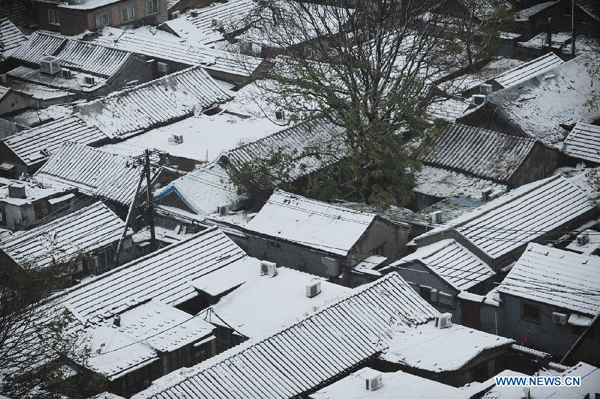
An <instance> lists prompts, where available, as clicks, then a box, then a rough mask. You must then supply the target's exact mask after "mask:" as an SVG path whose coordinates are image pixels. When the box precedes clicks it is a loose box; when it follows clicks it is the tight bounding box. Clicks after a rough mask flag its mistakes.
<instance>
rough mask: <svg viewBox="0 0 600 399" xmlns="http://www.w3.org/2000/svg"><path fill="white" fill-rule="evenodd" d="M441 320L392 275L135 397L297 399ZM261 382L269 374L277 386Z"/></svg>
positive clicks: (163, 380) (189, 369) (177, 372)
mask: <svg viewBox="0 0 600 399" xmlns="http://www.w3.org/2000/svg"><path fill="white" fill-rule="evenodd" d="M276 278H277V277H275V279H276ZM437 314H438V312H437V311H436V310H435V309H434V308H433V307H431V305H429V304H428V303H427V302H426V301H425V300H424V299H422V298H421V297H420V296H419V295H418V294H417V293H416V292H415V291H414V290H413V289H412V288H411V287H410V286H409V285H408V284H407V283H406V282H405V281H404V280H403V279H402V278H401V277H400V276H398V274H396V273H392V274H390V275H388V276H386V277H383V278H381V279H379V280H377V281H375V282H374V283H371V284H368V285H364V286H362V287H360V288H356V289H354V290H352V291H351V292H350V293H349V294H348V296H346V297H345V298H343V299H340V300H339V301H337V302H335V303H333V304H331V305H329V306H327V307H325V308H322V309H321V310H319V311H317V312H316V313H313V314H311V315H309V316H307V317H306V318H305V319H303V320H301V321H299V322H297V323H295V324H293V325H290V326H288V327H287V328H285V329H283V330H280V331H277V332H275V333H271V334H268V335H266V336H263V337H260V338H253V339H250V340H248V341H246V342H244V343H242V344H240V345H238V346H236V347H234V348H232V349H230V350H228V351H226V352H223V353H222V354H220V355H217V356H215V357H213V358H211V359H208V360H207V361H204V362H202V363H200V364H199V365H197V366H194V367H191V368H188V369H181V370H179V371H175V372H173V373H171V374H169V375H167V376H165V377H163V378H161V379H159V380H156V381H154V383H153V385H152V386H151V387H150V388H149V389H147V390H145V391H142V392H140V393H138V394H137V395H135V396H134V398H137V399H141V398H150V397H153V398H165V399H166V398H168V397H173V396H185V397H195V396H203V397H210V398H212V399H216V398H229V397H231V395H232V394H235V395H236V396H238V397H243V398H248V399H249V398H267V397H294V396H299V395H301V394H303V393H306V392H308V391H310V390H311V389H313V388H315V387H317V386H319V385H320V384H322V383H323V382H325V381H330V380H332V379H333V378H335V377H336V376H339V375H340V374H342V373H344V372H345V371H347V370H349V369H352V368H354V367H356V366H358V365H359V364H360V363H361V362H364V361H366V360H368V359H370V358H372V357H374V356H376V355H377V354H378V353H380V352H381V351H382V350H383V349H384V348H385V347H386V341H387V339H388V334H392V333H393V331H394V330H395V329H396V328H409V327H413V326H416V325H419V324H422V323H425V322H427V321H429V320H431V319H432V318H433V317H435V316H436V315H437ZM398 315H402V316H401V317H398ZM324 352H327V356H325V357H324V356H323V353H324ZM256 376H272V378H276V380H277V383H276V384H268V383H265V380H264V379H263V378H262V377H260V378H257V377H256Z"/></svg>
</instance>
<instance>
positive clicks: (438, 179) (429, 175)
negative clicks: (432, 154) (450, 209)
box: [413, 165, 507, 199]
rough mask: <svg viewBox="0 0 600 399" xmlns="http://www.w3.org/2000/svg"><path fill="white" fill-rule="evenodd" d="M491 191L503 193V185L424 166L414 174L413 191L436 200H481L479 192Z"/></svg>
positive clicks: (505, 188) (504, 189) (504, 188)
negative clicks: (461, 198) (464, 198)
mask: <svg viewBox="0 0 600 399" xmlns="http://www.w3.org/2000/svg"><path fill="white" fill-rule="evenodd" d="M486 189H492V191H494V192H505V191H506V190H507V187H506V185H505V184H499V183H496V182H494V181H492V180H488V179H481V178H479V177H473V176H469V175H466V174H464V173H460V172H455V171H452V170H447V169H442V168H436V167H434V166H429V165H424V166H423V167H422V168H421V170H420V171H419V172H418V173H417V174H416V182H415V187H414V188H413V191H415V192H418V193H421V194H425V195H430V196H433V197H438V198H449V197H467V198H475V199H479V198H481V191H482V190H486Z"/></svg>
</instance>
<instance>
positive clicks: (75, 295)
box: [56, 228, 259, 321]
mask: <svg viewBox="0 0 600 399" xmlns="http://www.w3.org/2000/svg"><path fill="white" fill-rule="evenodd" d="M246 257H247V255H246V254H245V253H244V251H242V250H241V249H240V247H238V246H237V245H236V244H235V243H234V242H233V241H231V240H230V239H229V238H227V236H226V235H225V234H223V233H222V232H221V231H219V230H217V229H216V228H212V229H208V230H205V231H203V232H201V233H198V234H196V235H194V236H192V237H190V238H188V239H185V240H182V241H179V242H177V243H175V244H172V245H169V246H168V247H165V248H162V249H160V250H158V251H156V252H153V253H152V254H150V255H147V256H145V257H143V258H140V259H137V260H135V261H133V262H130V263H127V264H125V265H122V266H120V267H117V268H116V269H113V270H111V271H109V272H107V273H104V274H102V275H100V276H98V277H96V278H94V279H91V280H88V281H87V282H86V283H83V284H80V285H78V286H76V287H73V288H71V289H69V290H66V291H64V294H62V295H60V296H59V297H58V298H56V299H57V302H62V303H63V304H66V305H67V307H68V308H69V310H71V311H72V312H73V313H74V314H75V315H76V317H77V318H78V319H80V320H91V321H93V320H94V319H95V318H98V319H103V318H105V317H107V316H110V315H114V314H117V313H119V312H122V311H123V310H125V309H129V308H131V307H132V306H134V305H135V304H140V303H143V302H145V301H147V300H149V299H155V300H157V301H160V302H162V303H164V304H167V305H171V306H176V305H178V304H180V303H182V302H185V301H186V300H188V299H191V298H194V297H195V296H196V295H197V292H196V290H195V289H194V287H193V286H192V285H191V284H190V281H192V280H194V279H196V278H198V277H201V276H203V275H205V274H208V273H211V272H213V271H215V270H218V269H220V268H223V267H226V266H228V265H230V264H233V263H234V262H237V261H240V260H243V259H245V258H246ZM256 262H257V266H256V267H257V273H258V270H259V269H258V260H257V261H256Z"/></svg>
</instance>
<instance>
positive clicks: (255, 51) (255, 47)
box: [252, 43, 262, 57]
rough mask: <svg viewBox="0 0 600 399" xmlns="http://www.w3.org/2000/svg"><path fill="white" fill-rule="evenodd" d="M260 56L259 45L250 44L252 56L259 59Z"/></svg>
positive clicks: (260, 48) (260, 49) (260, 47)
mask: <svg viewBox="0 0 600 399" xmlns="http://www.w3.org/2000/svg"><path fill="white" fill-rule="evenodd" d="M261 54H262V46H261V45H260V44H256V43H252V55H254V56H255V57H260V55H261Z"/></svg>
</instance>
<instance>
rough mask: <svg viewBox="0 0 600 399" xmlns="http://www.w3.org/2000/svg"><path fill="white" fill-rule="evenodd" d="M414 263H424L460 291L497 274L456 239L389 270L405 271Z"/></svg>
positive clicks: (420, 250)
mask: <svg viewBox="0 0 600 399" xmlns="http://www.w3.org/2000/svg"><path fill="white" fill-rule="evenodd" d="M413 260H419V261H421V262H422V263H423V264H424V265H425V266H427V267H428V268H429V269H430V270H431V271H432V272H434V273H435V274H437V275H438V276H440V277H441V278H442V279H444V280H445V281H446V282H448V284H450V285H451V286H453V287H454V288H456V289H457V290H459V291H462V290H468V289H469V288H471V287H473V286H474V285H477V284H479V283H480V282H482V281H485V280H487V279H489V278H490V277H492V276H494V275H495V274H496V273H494V271H493V270H492V269H491V268H490V267H489V266H488V265H486V264H485V263H484V262H483V261H482V260H481V259H479V258H478V257H477V256H475V255H474V254H473V253H472V252H471V251H469V250H468V249H467V248H465V247H464V246H462V245H461V244H459V243H458V242H456V240H453V239H448V240H442V241H438V242H436V243H433V244H430V245H426V246H424V247H421V248H418V249H417V251H416V252H414V253H412V254H410V255H408V256H405V257H404V258H402V259H400V260H398V261H396V262H394V263H392V264H391V265H390V267H394V266H398V267H402V266H403V265H404V264H406V263H407V262H410V261H413Z"/></svg>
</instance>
